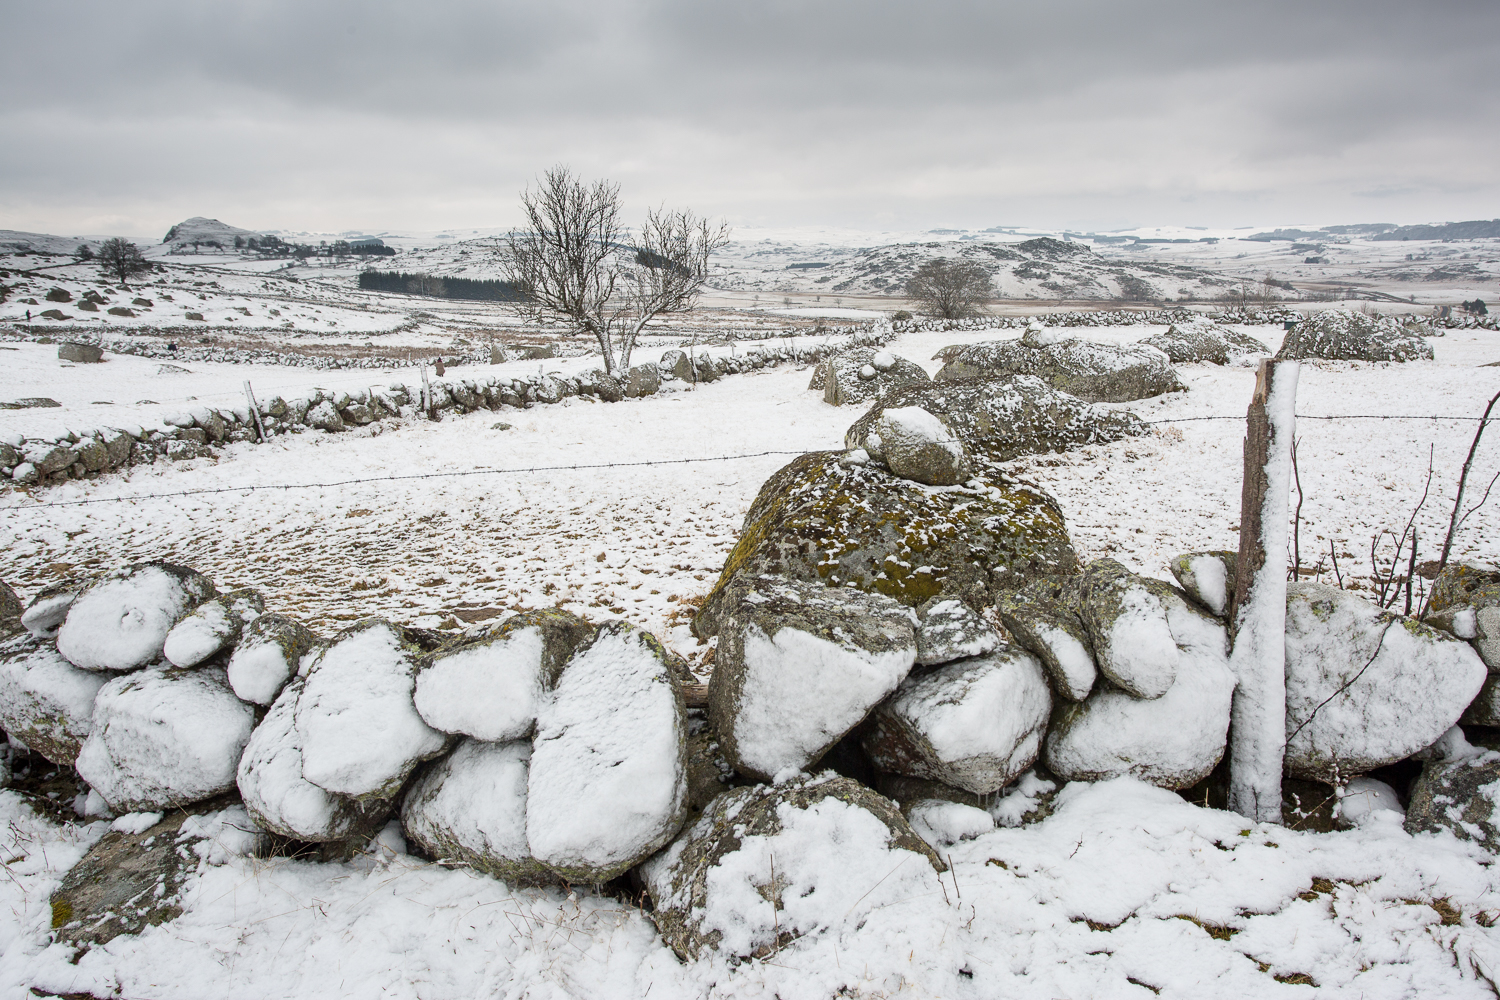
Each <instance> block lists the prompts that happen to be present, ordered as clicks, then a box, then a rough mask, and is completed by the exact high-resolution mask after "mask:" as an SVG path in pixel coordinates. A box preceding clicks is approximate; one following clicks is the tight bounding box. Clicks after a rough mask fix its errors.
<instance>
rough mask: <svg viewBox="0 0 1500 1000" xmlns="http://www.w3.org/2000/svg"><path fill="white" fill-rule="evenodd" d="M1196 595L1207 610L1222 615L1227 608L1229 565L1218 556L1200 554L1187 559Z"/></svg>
mask: <svg viewBox="0 0 1500 1000" xmlns="http://www.w3.org/2000/svg"><path fill="white" fill-rule="evenodd" d="M1188 571H1189V572H1190V573H1191V574H1192V575H1193V583H1194V586H1195V589H1196V590H1197V595H1196V596H1198V597H1199V598H1201V599H1202V600H1203V603H1204V605H1205V606H1206V607H1207V608H1208V610H1210V611H1212V612H1213V613H1214V614H1216V615H1222V614H1224V612H1225V611H1226V610H1227V609H1228V608H1229V567H1227V566H1225V565H1224V560H1223V559H1220V558H1219V557H1218V556H1210V555H1201V556H1194V557H1193V558H1192V559H1190V560H1188Z"/></svg>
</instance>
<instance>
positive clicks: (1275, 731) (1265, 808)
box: [1228, 358, 1299, 823]
mask: <svg viewBox="0 0 1500 1000" xmlns="http://www.w3.org/2000/svg"><path fill="white" fill-rule="evenodd" d="M1298 372H1299V365H1298V363H1297V362H1295V361H1273V360H1271V359H1269V358H1268V359H1266V360H1264V361H1262V362H1261V363H1260V369H1259V370H1258V371H1257V373H1256V377H1255V395H1254V396H1253V397H1252V398H1251V400H1250V409H1249V411H1248V412H1247V413H1246V415H1245V422H1246V428H1245V478H1244V485H1243V487H1242V491H1241V494H1240V551H1239V559H1238V561H1237V562H1236V564H1235V577H1234V592H1233V594H1232V595H1230V601H1229V609H1228V610H1229V619H1228V620H1229V643H1230V654H1229V664H1230V667H1231V669H1233V670H1234V674H1235V677H1236V678H1237V679H1238V681H1239V685H1238V687H1236V688H1235V691H1234V703H1233V709H1232V712H1231V715H1232V725H1231V728H1230V743H1229V808H1231V809H1233V810H1234V811H1235V812H1238V813H1240V814H1241V815H1244V816H1248V817H1249V818H1251V819H1254V820H1258V821H1260V822H1265V823H1280V822H1281V775H1282V758H1283V755H1284V753H1285V750H1286V584H1287V579H1286V558H1287V556H1286V548H1287V541H1288V538H1289V535H1290V531H1289V527H1288V524H1287V517H1288V515H1289V512H1290V495H1291V475H1292V469H1291V466H1292V458H1291V445H1292V439H1293V436H1294V434H1295V432H1296V422H1297V418H1296V401H1297V376H1298Z"/></svg>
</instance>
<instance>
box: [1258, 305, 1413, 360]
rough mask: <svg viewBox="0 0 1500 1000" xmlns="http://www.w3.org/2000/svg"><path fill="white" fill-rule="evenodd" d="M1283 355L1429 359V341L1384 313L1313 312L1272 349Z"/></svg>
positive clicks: (1350, 311)
mask: <svg viewBox="0 0 1500 1000" xmlns="http://www.w3.org/2000/svg"><path fill="white" fill-rule="evenodd" d="M1276 357H1277V359H1278V360H1280V359H1285V358H1322V359H1324V360H1329V361H1346V360H1355V361H1417V360H1427V361H1431V360H1432V358H1433V354H1432V345H1431V344H1429V343H1428V342H1427V341H1426V340H1425V339H1423V337H1422V336H1421V335H1420V334H1418V333H1416V332H1414V331H1412V330H1409V329H1408V328H1406V327H1403V326H1401V325H1399V324H1398V323H1397V322H1396V321H1395V320H1394V319H1391V318H1390V317H1388V316H1366V315H1365V314H1363V313H1357V312H1354V311H1353V310H1351V309H1329V310H1326V311H1324V312H1319V313H1314V314H1312V315H1311V316H1309V317H1307V318H1306V319H1304V320H1302V321H1300V322H1299V323H1297V325H1296V326H1294V327H1292V329H1291V331H1290V332H1289V333H1288V334H1287V335H1286V338H1285V339H1283V340H1282V342H1281V350H1279V351H1277V352H1276Z"/></svg>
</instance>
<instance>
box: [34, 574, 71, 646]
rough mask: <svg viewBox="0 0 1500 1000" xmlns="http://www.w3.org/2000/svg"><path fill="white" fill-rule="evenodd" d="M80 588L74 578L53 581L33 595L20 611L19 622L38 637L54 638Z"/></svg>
mask: <svg viewBox="0 0 1500 1000" xmlns="http://www.w3.org/2000/svg"><path fill="white" fill-rule="evenodd" d="M82 589H83V588H82V585H81V584H79V583H78V582H77V581H75V580H66V581H63V582H61V583H55V584H53V585H52V586H50V587H48V588H46V589H45V590H43V591H42V592H41V593H40V594H37V595H36V596H35V597H33V598H32V599H31V603H30V604H28V605H27V606H26V610H25V611H23V612H22V613H21V624H22V625H24V626H26V629H27V630H28V631H29V632H31V634H32V635H34V636H36V637H38V638H40V639H55V638H56V637H57V630H58V629H59V628H61V627H62V623H63V621H64V620H65V619H66V618H67V617H68V609H69V608H70V607H72V606H73V601H74V600H75V599H77V597H78V593H79V591H80V590H82Z"/></svg>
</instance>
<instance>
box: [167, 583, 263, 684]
mask: <svg viewBox="0 0 1500 1000" xmlns="http://www.w3.org/2000/svg"><path fill="white" fill-rule="evenodd" d="M256 617H257V612H256V610H255V608H254V607H253V606H252V605H251V602H249V601H247V600H244V599H236V600H234V601H233V604H232V606H230V605H229V603H228V602H227V599H220V600H214V601H209V602H207V603H206V604H202V605H200V606H199V607H198V608H197V609H195V610H194V611H192V612H191V613H190V614H188V616H187V617H186V618H184V619H183V620H182V621H180V622H178V623H177V624H176V625H174V626H173V627H172V631H170V632H168V633H167V638H166V641H165V642H164V643H163V644H162V655H163V656H165V657H166V658H167V660H169V661H170V662H171V663H172V664H173V665H174V666H178V667H196V666H197V665H198V664H200V663H202V662H203V661H204V660H206V659H208V658H209V657H210V656H213V655H214V654H215V653H217V652H218V651H219V650H221V649H223V648H224V646H225V645H227V644H228V643H230V642H233V641H234V638H235V635H236V633H237V632H238V631H239V630H240V628H242V627H243V626H244V624H245V623H246V622H247V621H254V620H255V618H256Z"/></svg>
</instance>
